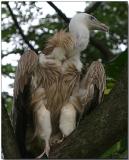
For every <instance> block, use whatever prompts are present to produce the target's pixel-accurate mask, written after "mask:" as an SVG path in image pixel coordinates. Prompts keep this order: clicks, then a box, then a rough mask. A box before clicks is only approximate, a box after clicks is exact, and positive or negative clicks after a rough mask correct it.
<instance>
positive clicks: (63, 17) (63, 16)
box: [47, 1, 70, 23]
mask: <svg viewBox="0 0 129 160" xmlns="http://www.w3.org/2000/svg"><path fill="white" fill-rule="evenodd" d="M47 3H48V4H49V5H50V6H51V7H52V8H53V9H54V10H55V11H56V12H57V14H58V15H59V16H60V17H61V18H62V19H63V20H64V21H65V23H69V21H70V19H69V18H67V17H66V15H65V14H64V13H63V12H62V11H61V10H60V9H59V8H57V7H56V5H55V4H54V3H53V2H51V1H47Z"/></svg>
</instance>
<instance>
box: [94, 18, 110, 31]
mask: <svg viewBox="0 0 129 160" xmlns="http://www.w3.org/2000/svg"><path fill="white" fill-rule="evenodd" d="M91 28H92V29H93V30H100V31H104V32H109V27H108V26H106V25H105V24H104V23H101V22H100V21H98V20H96V21H95V22H94V23H92V27H91Z"/></svg>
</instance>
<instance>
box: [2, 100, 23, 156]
mask: <svg viewBox="0 0 129 160" xmlns="http://www.w3.org/2000/svg"><path fill="white" fill-rule="evenodd" d="M2 152H3V155H4V159H8V158H9V159H15V158H16V159H18V158H20V152H19V150H18V146H17V143H16V139H15V135H14V132H13V128H12V125H11V122H10V119H9V116H8V113H7V110H6V108H5V103H4V99H3V98H2Z"/></svg>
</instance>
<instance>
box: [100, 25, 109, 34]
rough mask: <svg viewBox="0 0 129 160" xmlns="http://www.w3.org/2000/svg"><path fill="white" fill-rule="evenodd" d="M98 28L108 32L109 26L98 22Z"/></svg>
mask: <svg viewBox="0 0 129 160" xmlns="http://www.w3.org/2000/svg"><path fill="white" fill-rule="evenodd" d="M98 29H99V30H101V31H104V32H109V27H108V26H106V25H105V24H104V23H99V25H98Z"/></svg>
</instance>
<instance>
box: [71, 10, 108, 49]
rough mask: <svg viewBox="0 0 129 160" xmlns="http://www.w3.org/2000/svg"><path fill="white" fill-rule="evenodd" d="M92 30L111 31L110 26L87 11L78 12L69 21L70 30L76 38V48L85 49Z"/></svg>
mask: <svg viewBox="0 0 129 160" xmlns="http://www.w3.org/2000/svg"><path fill="white" fill-rule="evenodd" d="M90 30H100V31H104V32H108V31H109V27H108V26H106V25H105V24H104V23H101V22H100V21H98V20H97V19H96V18H95V17H94V16H92V15H90V14H87V13H78V14H76V15H75V16H74V17H73V18H72V19H71V21H70V23H69V31H70V33H72V34H73V36H74V37H75V38H76V47H77V48H76V49H78V50H79V51H82V50H84V49H85V48H86V47H87V45H88V42H89V33H90Z"/></svg>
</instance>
